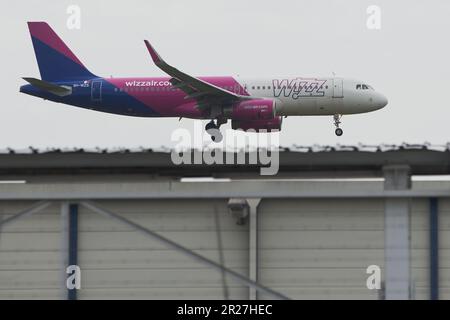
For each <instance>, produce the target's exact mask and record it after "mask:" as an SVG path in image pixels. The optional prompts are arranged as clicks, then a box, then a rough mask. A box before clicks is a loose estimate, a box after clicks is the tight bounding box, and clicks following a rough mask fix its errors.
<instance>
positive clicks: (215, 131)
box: [205, 119, 227, 142]
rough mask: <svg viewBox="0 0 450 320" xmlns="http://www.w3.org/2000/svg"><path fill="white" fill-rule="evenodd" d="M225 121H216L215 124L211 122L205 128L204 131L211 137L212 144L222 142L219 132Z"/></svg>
mask: <svg viewBox="0 0 450 320" xmlns="http://www.w3.org/2000/svg"><path fill="white" fill-rule="evenodd" d="M226 122H227V120H226V119H217V120H216V121H215V122H214V120H211V121H210V122H208V123H207V124H206V126H205V131H206V132H207V133H208V134H209V135H210V136H211V140H212V141H214V142H221V141H222V140H223V135H222V133H221V132H220V126H221V125H222V124H224V123H226Z"/></svg>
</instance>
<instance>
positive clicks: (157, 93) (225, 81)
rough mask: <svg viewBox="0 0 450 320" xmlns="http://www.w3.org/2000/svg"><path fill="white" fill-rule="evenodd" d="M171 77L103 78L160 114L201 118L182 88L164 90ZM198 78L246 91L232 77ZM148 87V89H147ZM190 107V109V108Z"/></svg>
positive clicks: (234, 90) (231, 89)
mask: <svg viewBox="0 0 450 320" xmlns="http://www.w3.org/2000/svg"><path fill="white" fill-rule="evenodd" d="M170 79H171V78H168V77H160V78H108V79H104V80H105V81H108V82H109V83H110V84H112V85H113V86H115V87H116V88H118V89H122V90H125V89H126V91H125V93H127V94H129V95H130V96H132V97H134V98H135V99H137V100H139V101H140V102H142V103H144V104H145V105H147V106H148V107H149V108H151V109H153V110H154V111H156V112H158V113H159V114H160V115H161V116H167V117H173V116H186V117H197V116H198V117H199V118H203V117H204V115H203V114H202V113H201V112H200V111H199V110H198V109H197V108H196V107H195V103H192V102H194V101H195V100H194V99H184V97H185V96H186V93H184V92H183V91H182V90H179V89H177V90H175V91H173V90H165V89H169V88H172V84H171V83H170V82H169V80H170ZM199 79H201V80H203V81H205V82H208V83H210V84H213V85H215V86H217V87H221V88H226V90H228V91H231V92H234V93H236V94H240V95H247V96H248V95H249V94H248V92H247V91H246V90H245V89H244V88H243V87H242V86H241V85H240V84H239V82H237V81H236V80H235V79H234V78H233V77H200V78H199ZM147 88H148V90H147ZM191 108H192V109H191Z"/></svg>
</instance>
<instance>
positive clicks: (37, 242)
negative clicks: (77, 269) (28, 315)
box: [0, 201, 65, 299]
mask: <svg viewBox="0 0 450 320" xmlns="http://www.w3.org/2000/svg"><path fill="white" fill-rule="evenodd" d="M32 203H33V202H27V201H15V202H12V201H2V202H0V213H1V215H2V219H5V218H7V217H9V216H11V215H12V214H15V213H17V212H19V211H21V210H23V209H26V208H28V207H29V206H31V205H32ZM62 245H63V243H62V238H61V219H60V206H59V205H58V204H54V205H51V206H50V207H48V208H47V209H44V210H42V211H41V212H39V213H38V214H35V215H32V216H29V217H23V218H21V219H18V220H16V221H13V222H11V223H10V224H7V225H6V226H4V227H2V228H1V229H0V299H35V298H36V299H61V298H63V294H64V293H65V291H63V290H62V289H61V283H62V282H63V273H62V271H61V266H62V259H63V253H62V252H61V248H62Z"/></svg>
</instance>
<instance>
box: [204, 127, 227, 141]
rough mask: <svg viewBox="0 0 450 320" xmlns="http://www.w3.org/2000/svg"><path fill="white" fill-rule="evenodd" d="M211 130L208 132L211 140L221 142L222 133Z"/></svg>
mask: <svg viewBox="0 0 450 320" xmlns="http://www.w3.org/2000/svg"><path fill="white" fill-rule="evenodd" d="M211 131H213V132H208V133H209V134H210V135H211V140H212V141H214V142H221V141H222V140H223V135H222V133H221V132H220V131H219V130H218V129H215V130H211Z"/></svg>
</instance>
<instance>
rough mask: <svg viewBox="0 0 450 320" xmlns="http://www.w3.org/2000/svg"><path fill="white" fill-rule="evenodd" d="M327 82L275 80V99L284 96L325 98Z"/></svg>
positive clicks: (273, 81) (298, 79)
mask: <svg viewBox="0 0 450 320" xmlns="http://www.w3.org/2000/svg"><path fill="white" fill-rule="evenodd" d="M326 82H327V81H326V80H317V79H303V78H296V79H291V80H289V79H281V80H280V79H273V80H272V84H273V95H274V97H279V96H284V97H292V99H298V98H300V97H323V96H324V95H325V89H326V86H325V83H326Z"/></svg>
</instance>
